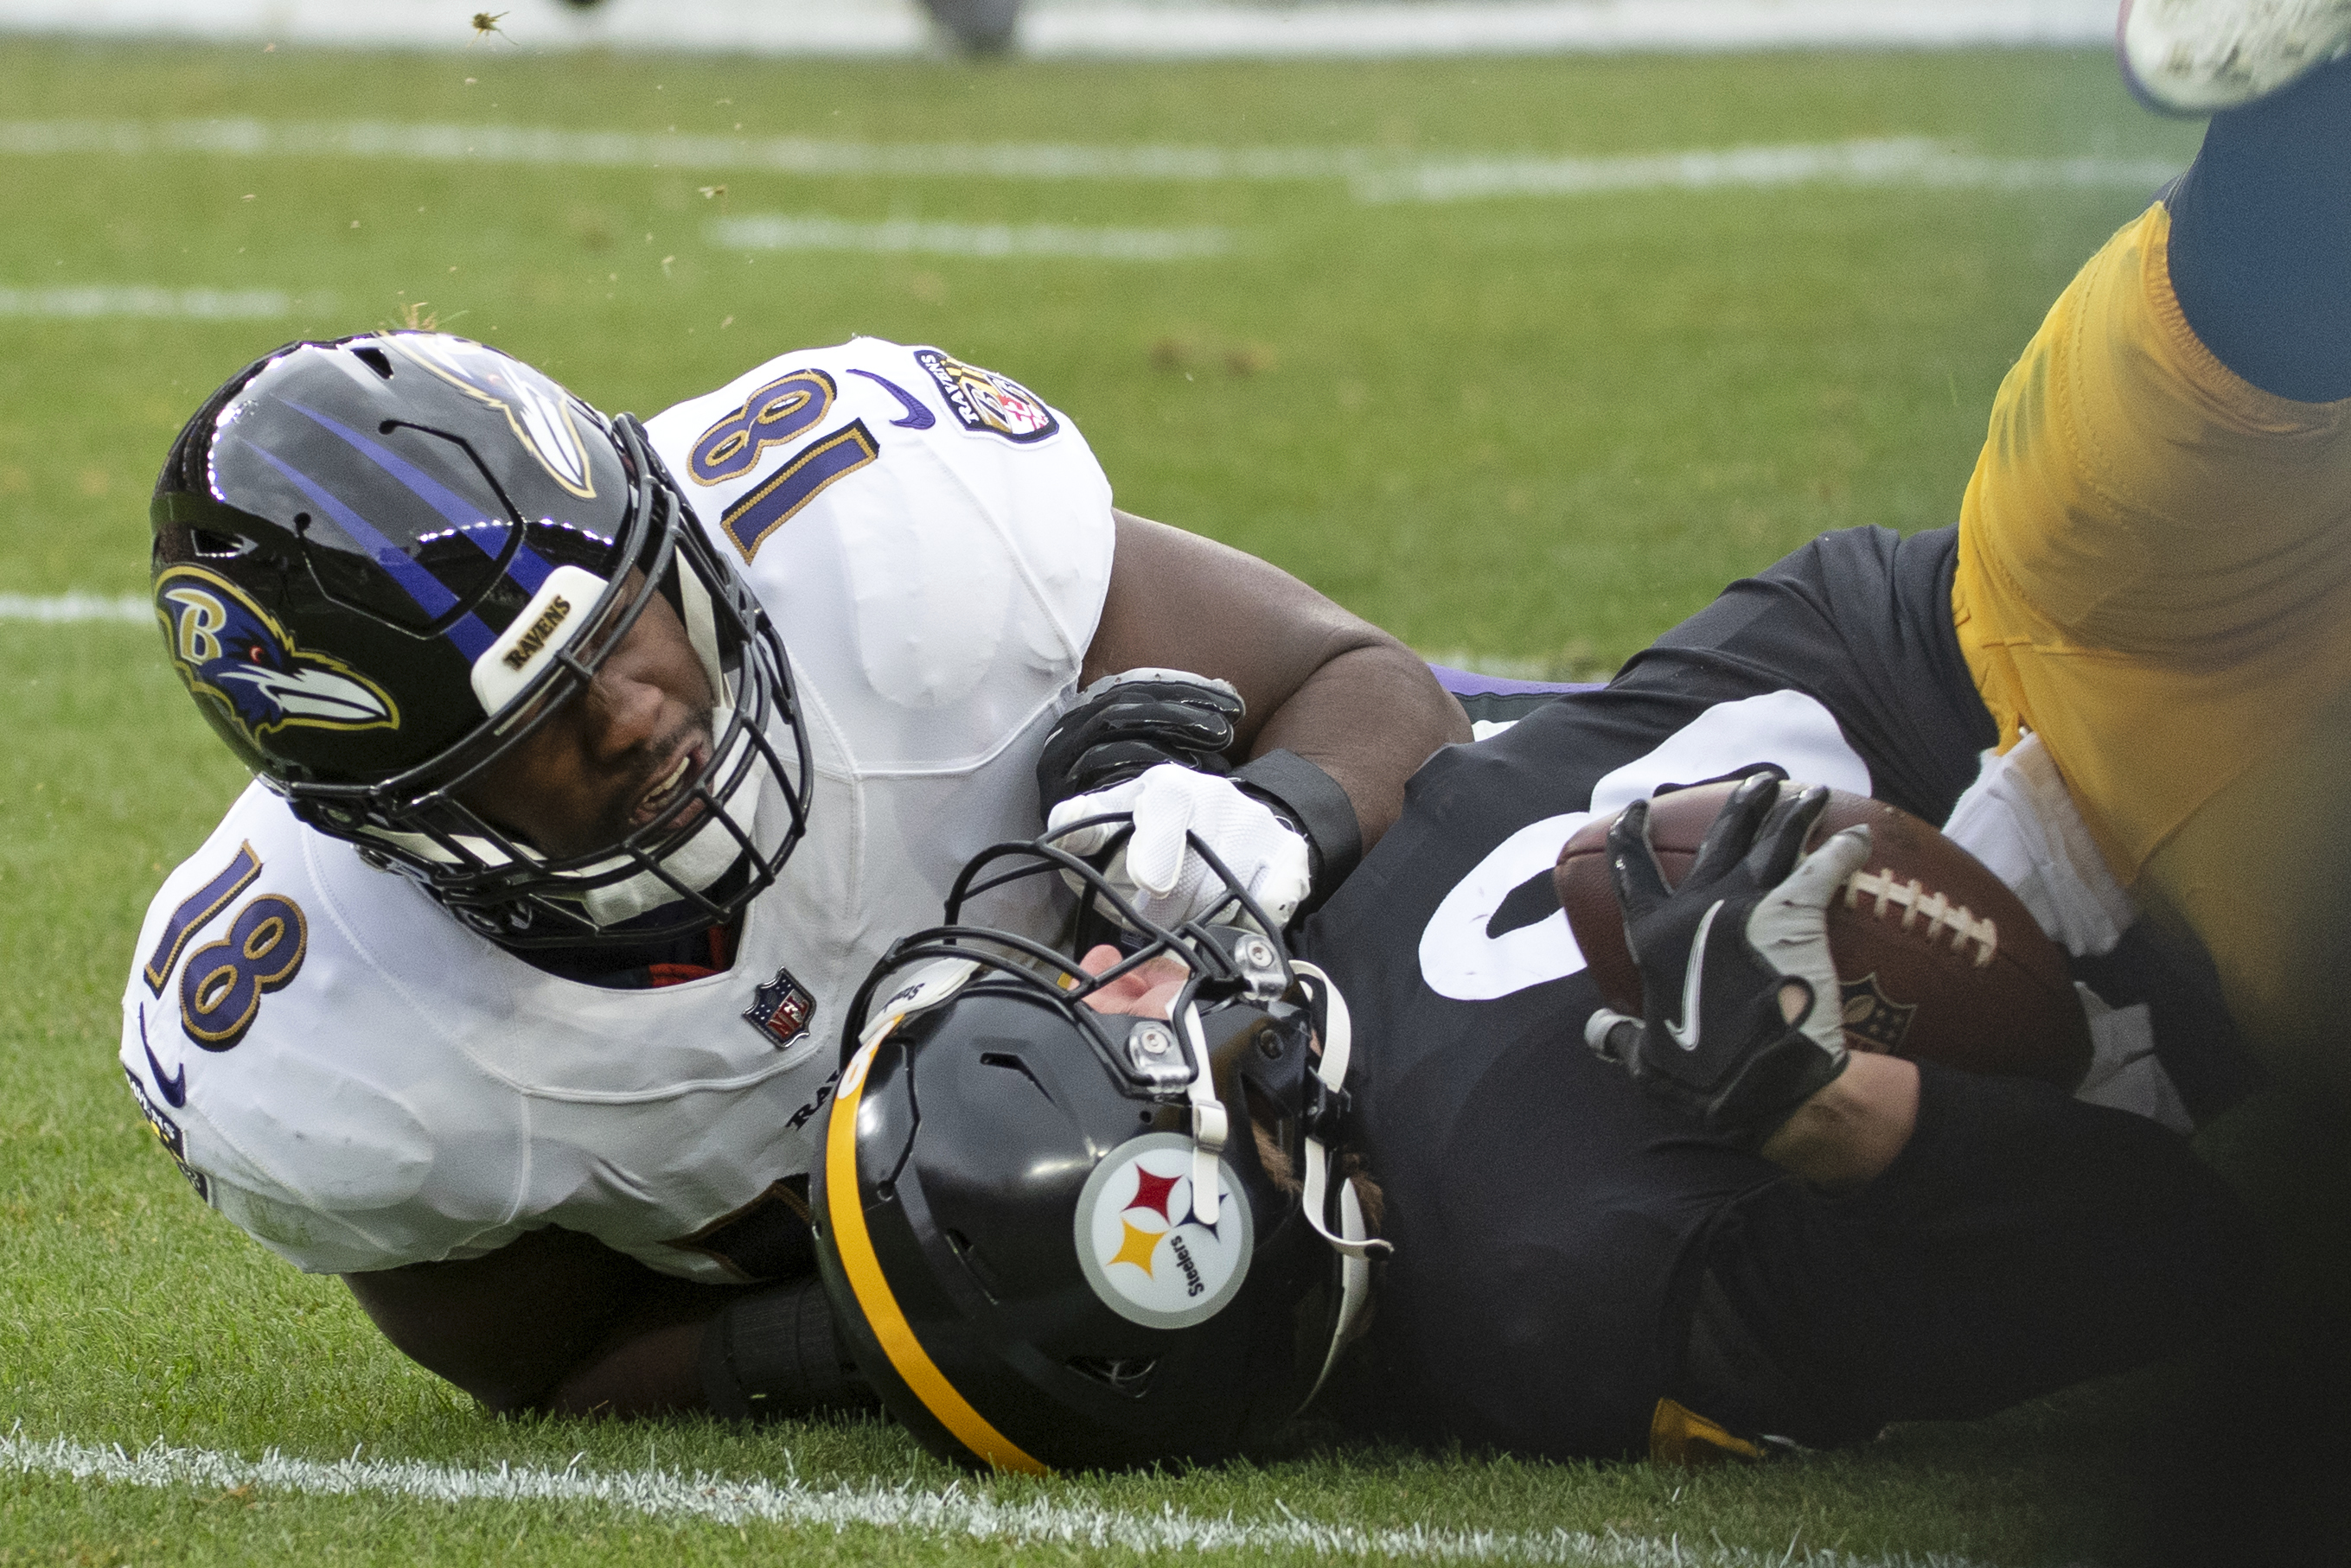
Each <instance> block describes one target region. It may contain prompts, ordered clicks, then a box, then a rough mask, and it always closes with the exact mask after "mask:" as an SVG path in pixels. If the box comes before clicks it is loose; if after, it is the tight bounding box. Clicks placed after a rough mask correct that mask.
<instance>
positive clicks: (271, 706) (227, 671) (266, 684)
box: [155, 566, 400, 745]
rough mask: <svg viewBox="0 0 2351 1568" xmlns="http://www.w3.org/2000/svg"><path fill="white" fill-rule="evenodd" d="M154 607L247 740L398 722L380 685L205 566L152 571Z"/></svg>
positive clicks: (194, 685) (183, 668) (184, 664)
mask: <svg viewBox="0 0 2351 1568" xmlns="http://www.w3.org/2000/svg"><path fill="white" fill-rule="evenodd" d="M155 614H156V617H157V618H158V619H160V620H161V621H162V623H163V635H164V638H165V639H166V640H167V641H168V642H169V644H170V647H171V652H172V665H173V667H174V668H176V669H177V670H179V672H180V679H181V680H184V681H186V682H187V684H188V690H189V691H192V692H193V693H195V694H196V695H197V696H198V697H200V698H202V697H209V698H211V699H213V701H214V702H215V703H217V704H218V705H219V708H220V709H221V711H223V712H224V714H225V717H227V718H228V719H229V720H230V721H231V722H234V723H235V726H236V727H237V728H238V729H239V730H241V731H243V732H244V733H245V737H246V741H247V742H252V743H255V744H256V745H257V744H258V742H259V741H260V738H261V737H262V736H264V735H266V734H268V733H270V732H273V731H277V730H282V729H285V728H287V726H289V725H307V726H308V727H311V728H314V729H321V730H396V729H398V728H399V727H400V710H399V708H398V707H397V706H396V705H395V704H394V703H393V701H392V698H391V696H390V694H389V693H387V692H386V691H384V690H383V688H382V687H381V686H378V685H377V684H376V683H375V682H374V681H372V680H369V679H367V677H365V676H363V675H361V674H360V673H359V672H358V671H356V670H352V669H351V668H350V666H349V665H347V664H345V663H343V662H342V661H341V660H340V659H331V658H329V657H328V656H327V655H325V654H320V653H305V652H303V651H302V650H301V649H298V648H296V647H295V646H294V639H292V638H291V637H289V636H288V635H287V633H286V631H285V629H284V628H281V627H279V626H278V624H277V621H276V620H275V619H273V618H271V617H270V616H269V615H268V614H267V613H266V612H265V611H264V610H263V609H262V608H261V607H259V606H258V605H256V604H255V603H254V602H253V601H252V600H251V599H250V598H247V597H246V596H245V594H244V593H243V592H241V591H240V590H239V589H238V588H237V587H235V585H234V584H232V583H230V582H229V581H228V580H227V579H226V578H225V577H222V576H218V575H216V574H214V573H212V572H208V571H206V570H204V568H203V567H201V566H173V567H172V568H171V569H170V570H168V571H166V572H164V573H163V574H162V576H159V577H157V578H156V579H155Z"/></svg>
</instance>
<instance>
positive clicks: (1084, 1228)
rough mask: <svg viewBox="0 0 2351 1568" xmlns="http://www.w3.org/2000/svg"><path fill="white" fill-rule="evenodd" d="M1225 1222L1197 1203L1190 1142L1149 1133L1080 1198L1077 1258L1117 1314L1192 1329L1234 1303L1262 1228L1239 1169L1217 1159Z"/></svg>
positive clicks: (1119, 1153)
mask: <svg viewBox="0 0 2351 1568" xmlns="http://www.w3.org/2000/svg"><path fill="white" fill-rule="evenodd" d="M1217 1188H1218V1200H1217V1222H1216V1223H1215V1224H1214V1225H1206V1224H1203V1223H1201V1221H1200V1217H1199V1215H1198V1213H1197V1212H1196V1210H1194V1208H1193V1206H1192V1140H1191V1139H1190V1138H1188V1137H1184V1136H1183V1135H1182V1134H1180V1133H1145V1134H1144V1135H1143V1136H1142V1137H1138V1138H1134V1139H1132V1140H1130V1141H1128V1142H1126V1143H1123V1144H1121V1145H1120V1146H1119V1147H1118V1148H1117V1149H1116V1150H1115V1151H1113V1153H1112V1155H1111V1157H1110V1158H1108V1159H1105V1160H1103V1161H1102V1163H1101V1164H1100V1165H1098V1166H1096V1167H1094V1171H1093V1174H1092V1176H1090V1177H1088V1178H1087V1179H1086V1188H1085V1191H1084V1192H1083V1193H1081V1194H1080V1196H1079V1198H1078V1217H1077V1246H1078V1262H1079V1263H1080V1264H1081V1265H1082V1266H1083V1267H1084V1269H1085V1272H1086V1282H1087V1283H1089V1284H1091V1285H1092V1286H1093V1288H1094V1294H1096V1295H1098V1296H1100V1297H1101V1298H1102V1301H1103V1302H1104V1303H1106V1304H1107V1305H1108V1306H1109V1307H1110V1309H1111V1311H1113V1312H1114V1313H1116V1314H1118V1315H1119V1316H1121V1317H1123V1318H1125V1319H1127V1320H1128V1321H1129V1322H1131V1323H1139V1324H1143V1325H1144V1327H1145V1328H1189V1327H1190V1326H1191V1325H1192V1324H1196V1323H1205V1322H1207V1320H1208V1319H1209V1318H1212V1317H1214V1316H1216V1315H1217V1314H1218V1313H1219V1312H1222V1311H1223V1310H1224V1309H1225V1308H1226V1307H1227V1306H1228V1305H1230V1304H1231V1303H1232V1300H1233V1298H1234V1297H1235V1296H1236V1295H1238V1294H1239V1293H1240V1288H1241V1282H1242V1280H1244V1279H1245V1278H1247V1277H1248V1275H1249V1253H1250V1251H1251V1250H1252V1249H1253V1247H1254V1245H1255V1242H1256V1240H1257V1238H1256V1233H1255V1231H1254V1230H1253V1228H1252V1225H1251V1221H1250V1220H1249V1199H1247V1198H1246V1197H1244V1196H1243V1195H1242V1193H1241V1190H1240V1184H1239V1183H1238V1182H1237V1181H1235V1180H1234V1179H1233V1173H1232V1168H1231V1167H1229V1166H1228V1165H1226V1164H1225V1163H1224V1162H1223V1161H1222V1160H1218V1161H1217Z"/></svg>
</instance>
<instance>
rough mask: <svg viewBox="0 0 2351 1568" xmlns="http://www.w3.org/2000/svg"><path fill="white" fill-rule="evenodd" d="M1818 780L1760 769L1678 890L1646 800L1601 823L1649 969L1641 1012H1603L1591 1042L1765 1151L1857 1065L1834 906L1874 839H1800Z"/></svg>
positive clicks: (1815, 811)
mask: <svg viewBox="0 0 2351 1568" xmlns="http://www.w3.org/2000/svg"><path fill="white" fill-rule="evenodd" d="M1828 800H1829V795H1828V791H1826V790H1824V789H1823V788H1821V787H1820V786H1819V785H1817V784H1813V785H1802V786H1800V785H1795V784H1787V785H1782V784H1781V783H1780V781H1779V780H1778V779H1776V778H1774V777H1772V776H1771V774H1756V775H1755V776H1753V777H1751V778H1750V779H1748V780H1747V781H1746V782H1745V783H1743V784H1740V786H1739V788H1738V789H1736V790H1734V791H1733V792H1732V793H1731V796H1730V800H1729V804H1728V805H1725V806H1724V807H1723V808H1722V812H1721V815H1719V816H1717V817H1716V818H1715V820H1714V824H1713V826H1710V827H1708V829H1707V833H1706V837H1705V838H1704V839H1703V840H1702V841H1701V842H1700V843H1699V845H1698V857H1697V858H1696V859H1695V860H1693V861H1692V862H1691V864H1690V868H1689V871H1688V873H1687V875H1686V876H1684V877H1683V878H1682V880H1681V885H1680V886H1679V887H1677V888H1667V886H1666V878H1665V874H1664V872H1663V870H1662V869H1661V868H1660V867H1658V865H1657V857H1656V851H1655V850H1654V849H1653V848H1652V846H1650V843H1649V803H1648V802H1646V801H1635V802H1634V803H1633V804H1632V805H1629V806H1627V807H1625V811H1624V814H1623V815H1620V816H1619V817H1618V818H1617V819H1616V821H1615V822H1614V823H1613V824H1612V825H1611V826H1610V827H1609V830H1608V859H1609V868H1610V870H1611V871H1612V872H1613V873H1614V878H1615V884H1616V901H1617V904H1618V906H1619V907H1620V908H1621V909H1623V910H1624V913H1625V937H1626V939H1627V940H1628V942H1629V944H1630V945H1631V947H1632V950H1633V959H1634V961H1635V963H1637V964H1638V965H1639V966H1640V970H1641V1000H1642V1012H1643V1013H1644V1014H1645V1016H1644V1017H1643V1018H1638V1019H1635V1018H1627V1017H1626V1016H1625V1014H1623V1013H1621V1012H1611V1011H1610V1010H1609V1009H1607V1008H1602V1009H1600V1010H1599V1011H1598V1012H1594V1013H1593V1015H1592V1017H1591V1019H1590V1020H1589V1021H1588V1022H1586V1023H1585V1024H1584V1035H1583V1037H1584V1040H1585V1042H1586V1043H1587V1044H1590V1045H1591V1046H1592V1048H1593V1050H1594V1051H1596V1052H1598V1053H1599V1054H1600V1055H1601V1056H1602V1057H1603V1058H1604V1059H1605V1060H1608V1061H1613V1062H1616V1063H1618V1064H1621V1065H1622V1066H1623V1067H1624V1068H1625V1071H1626V1072H1627V1073H1629V1074H1630V1075H1632V1077H1633V1080H1634V1082H1635V1083H1637V1084H1639V1085H1641V1086H1642V1087H1643V1088H1644V1089H1646V1090H1647V1091H1648V1092H1649V1093H1650V1094H1652V1095H1655V1096H1657V1097H1658V1098H1660V1099H1662V1100H1665V1101H1667V1103H1668V1104H1671V1105H1674V1106H1678V1107H1679V1108H1680V1109H1681V1110H1683V1111H1684V1112H1685V1113H1686V1114H1687V1115H1689V1116H1691V1117H1693V1118H1694V1119H1695V1120H1697V1121H1698V1122H1699V1123H1700V1124H1701V1125H1702V1126H1704V1127H1706V1128H1707V1130H1708V1131H1709V1132H1712V1133H1716V1134H1718V1135H1720V1136H1722V1137H1728V1138H1730V1139H1732V1140H1734V1141H1736V1142H1738V1143H1740V1144H1742V1145H1743V1146H1745V1147H1750V1148H1755V1147H1761V1145H1762V1143H1763V1142H1764V1140H1765V1139H1767V1138H1769V1137H1771V1135H1772V1134H1773V1133H1774V1132H1776V1131H1778V1130H1779V1128H1780V1126H1781V1124H1782V1123H1783V1122H1785V1121H1786V1120H1787V1119H1788V1117H1789V1116H1791V1115H1792V1114H1793V1113H1794V1112H1795V1110H1796V1108H1797V1107H1798V1106H1801V1105H1802V1104H1803V1103H1804V1102H1805V1101H1806V1100H1808V1099H1810V1098H1811V1097H1812V1096H1813V1095H1814V1094H1816V1093H1818V1092H1819V1091H1820V1089H1821V1088H1822V1087H1823V1085H1826V1084H1828V1083H1829V1082H1830V1081H1831V1080H1832V1079H1834V1078H1835V1077H1836V1075H1838V1074H1840V1073H1842V1072H1844V1067H1845V1063H1846V1061H1847V1060H1848V1057H1847V1055H1846V1052H1845V1044H1844V1019H1843V1016H1842V1014H1843V996H1842V993H1841V992H1840V990H1839V987H1838V984H1837V974H1836V964H1835V961H1834V960H1833V959H1832V958H1831V956H1830V953H1829V936H1828V906H1829V901H1830V900H1831V899H1833V898H1835V897H1836V896H1837V891H1838V889H1839V888H1842V887H1843V886H1844V882H1845V879H1846V878H1847V877H1851V876H1852V875H1853V873H1854V872H1855V871H1856V870H1858V869H1860V867H1861V866H1862V863H1863V862H1864V861H1865V860H1866V859H1867V858H1868V856H1869V830H1868V829H1867V828H1865V827H1851V828H1847V829H1845V830H1844V832H1842V833H1839V834H1835V835H1834V836H1831V837H1830V838H1829V840H1828V841H1827V842H1826V843H1824V844H1823V845H1822V846H1820V847H1819V848H1818V849H1815V850H1813V852H1812V853H1811V854H1810V855H1806V854H1805V853H1804V839H1805V837H1806V836H1807V835H1809V834H1810V833H1811V831H1812V827H1813V823H1814V822H1816V821H1817V820H1819V818H1820V815H1821V813H1822V812H1823V811H1824V810H1825V809H1827V806H1828Z"/></svg>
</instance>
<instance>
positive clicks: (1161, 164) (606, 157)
mask: <svg viewBox="0 0 2351 1568" xmlns="http://www.w3.org/2000/svg"><path fill="white" fill-rule="evenodd" d="M75 153H105V154H114V155H119V156H122V157H133V158H139V157H150V156H153V155H156V154H160V153H183V154H203V155H210V156H214V157H232V158H265V159H287V158H356V159H370V160H372V159H384V160H390V161H405V162H419V163H444V162H477V163H485V164H524V165H536V166H538V167H542V168H563V169H576V168H594V169H676V170H682V171H688V172H691V173H695V174H701V173H711V174H724V173H727V172H730V171H737V170H743V171H752V172H763V173H775V174H799V175H810V176H864V177H873V176H883V177H888V176H897V177H904V178H917V179H954V180H975V179H988V180H1025V181H1047V182H1050V181H1067V180H1080V181H1102V182H1128V183H1135V184H1158V183H1183V184H1200V183H1210V182H1240V183H1266V182H1279V183H1291V182H1344V183H1345V184H1346V185H1347V186H1348V187H1349V189H1350V190H1351V191H1352V192H1353V193H1354V195H1355V196H1356V198H1357V199H1358V200H1361V201H1365V202H1456V201H1462V200H1465V199H1468V198H1473V197H1489V196H1551V197H1560V196H1590V195H1603V194H1613V193H1620V192H1635V191H1719V190H1739V189H1748V190H1753V189H1765V188H1771V187H1777V186H1786V185H1797V184H1825V185H1849V186H1874V187H1916V188H1918V189H1936V190H1949V189H1956V188H1973V189H1980V190H1996V191H2018V190H2045V189H2084V188H2114V189H2123V190H2134V191H2148V192H2152V191H2153V190H2154V189H2155V187H2156V186H2158V185H2160V184H2161V183H2163V182H2164V181H2166V180H2168V179H2169V178H2170V177H2171V176H2172V175H2174V174H2176V173H2178V172H2179V170H2178V169H2177V168H2176V167H2174V166H2173V165H2171V164H2169V163H2167V162H2163V161H2151V160H2147V159H2133V158H2099V157H2082V158H1996V157H1990V156H1987V155H1984V154H1980V153H1975V152H1970V151H1963V150H1959V149H1955V148H1951V147H1947V146H1943V145H1940V144H1938V143H1937V142H1934V141H1930V140H1927V139H1925V138H1923V137H1895V138H1880V139H1872V140H1855V141H1841V142H1822V143H1797V144H1793V145H1786V146H1776V147H1727V148H1710V149H1709V148H1701V149H1697V150H1692V151H1677V152H1652V153H1636V154H1629V155H1622V156H1615V157H1587V156H1582V155H1577V154H1556V155H1554V154H1543V153H1532V154H1509V155H1503V154H1443V155H1431V156H1425V157H1418V158H1415V157H1410V156H1400V155H1396V154H1392V153H1382V152H1376V151H1372V150H1370V149H1366V148H1355V147H1200V146H1192V147H1186V146H1167V145H1155V144H1148V143H1145V144H1133V145H1125V146H1121V145H1116V144H1089V143H1080V142H1023V141H944V142H911V141H908V142H890V141H831V140H815V139H812V138H807V137H743V136H708V135H678V134H658V133H649V132H643V131H629V130H557V129H553V128H550V127H533V126H521V125H447V124H432V123H413V122H411V123H402V122H392V121H381V120H347V121H305V120H281V121H270V120H258V119H209V120H204V119H181V120H162V121H155V122H152V123H150V122H146V121H141V120H102V119H37V120H5V121H0V155H11V154H13V155H16V156H18V157H48V156H58V155H66V154H75ZM1195 233H1196V232H1195ZM1054 254H1071V253H1067V252H1061V253H1054ZM0 314H5V310H0Z"/></svg>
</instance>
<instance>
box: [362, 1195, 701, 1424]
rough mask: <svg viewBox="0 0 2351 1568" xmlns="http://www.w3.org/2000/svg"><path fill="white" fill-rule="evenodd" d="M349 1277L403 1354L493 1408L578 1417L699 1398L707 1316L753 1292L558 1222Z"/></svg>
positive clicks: (652, 1409)
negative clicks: (475, 1253) (480, 1247)
mask: <svg viewBox="0 0 2351 1568" xmlns="http://www.w3.org/2000/svg"><path fill="white" fill-rule="evenodd" d="M343 1282H344V1283H345V1284H347V1285H349V1286H350V1291H351V1294H352V1295H353V1296H354V1297H355V1298H357V1300H358V1302H359V1303H360V1307H361V1308H362V1309H364V1310H365V1312H366V1313H367V1314H368V1316H369V1317H370V1318H371V1319H372V1320H373V1321H374V1323H375V1325H376V1326H377V1327H378V1328H380V1329H381V1330H382V1331H383V1334H384V1337H385V1338H387V1339H389V1340H391V1341H392V1344H393V1345H396V1346H397V1347H398V1348H399V1349H400V1351H401V1353H402V1355H406V1356H407V1357H408V1358H409V1359H410V1360H412V1361H413V1362H415V1363H416V1364H417V1365H419V1366H423V1367H424V1368H425V1369H426V1370H427V1371H430V1372H433V1373H434V1374H436V1375H438V1376H441V1377H444V1378H446V1379H447V1380H448V1381H449V1382H451V1383H454V1384H455V1385H456V1386H458V1387H460V1388H462V1389H464V1390H465V1392H466V1393H468V1394H470V1395H472V1396H473V1397H475V1398H476V1399H478V1400H480V1401H481V1402H482V1403H483V1404H484V1405H486V1406H487V1407H489V1408H491V1409H493V1410H498V1411H509V1410H523V1409H531V1408H542V1409H547V1410H550V1411H559V1412H561V1413H564V1414H584V1413H586V1412H589V1411H591V1410H601V1411H603V1412H605V1413H608V1414H615V1415H623V1414H652V1413H657V1412H661V1411H666V1410H675V1409H691V1408H695V1407H697V1406H698V1403H699V1384H698V1383H697V1382H696V1381H695V1377H696V1373H695V1350H696V1346H697V1345H698V1344H699V1336H700V1334H701V1324H703V1323H705V1322H706V1321H708V1320H709V1319H710V1318H711V1317H713V1316H715V1315H716V1314H717V1313H718V1312H719V1311H720V1310H721V1309H722V1308H723V1307H724V1306H725V1305H726V1303H728V1302H729V1301H730V1300H732V1299H733V1298H734V1297H736V1296H737V1295H739V1294H741V1290H740V1287H735V1286H726V1285H704V1284H697V1283H695V1282H693V1281H690V1280H681V1279H675V1278H673V1277H671V1276H669V1275H665V1274H658V1273H655V1272H653V1270H651V1269H648V1268H646V1267H645V1266H644V1265H643V1263H640V1262H637V1261H636V1260H635V1259H633V1258H630V1257H628V1256H626V1255H624V1254H622V1253H620V1252H616V1251H612V1250H611V1248H608V1247H606V1246H604V1245H603V1244H602V1243H601V1242H600V1241H596V1240H595V1239H594V1238H593V1237H590V1236H584V1235H581V1234H580V1233H579V1232H578V1231H565V1230H561V1229H559V1228H557V1227H554V1226H549V1227H548V1228H547V1229H545V1230H540V1231H532V1232H530V1233H529V1234H528V1235H526V1236H522V1237H520V1238H518V1239H517V1240H516V1241H511V1242H509V1243H507V1245H506V1246H504V1247H501V1248H499V1249H498V1250H497V1251H495V1252H490V1253H487V1254H486V1255H485V1256H482V1257H479V1258H471V1259H465V1260H463V1261H459V1262H438V1263H417V1264H411V1265H409V1266H407V1267H404V1268H397V1269H383V1270H379V1271H374V1272H366V1273H351V1274H345V1275H344V1276H343ZM681 1347H682V1348H681Z"/></svg>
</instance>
